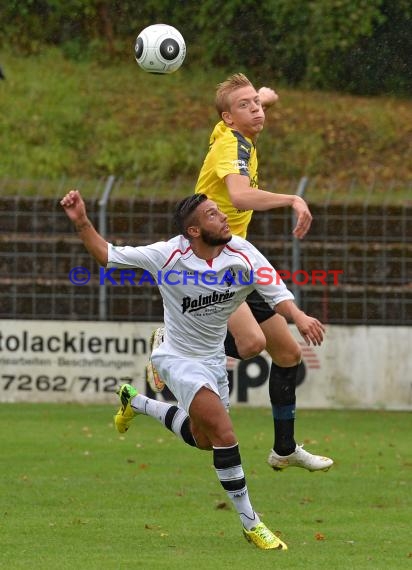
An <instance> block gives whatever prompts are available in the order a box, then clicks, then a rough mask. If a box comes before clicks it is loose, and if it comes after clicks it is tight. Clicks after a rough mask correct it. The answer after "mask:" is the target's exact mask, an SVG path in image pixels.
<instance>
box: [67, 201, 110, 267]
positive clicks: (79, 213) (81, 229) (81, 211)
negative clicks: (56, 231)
mask: <svg viewBox="0 0 412 570" xmlns="http://www.w3.org/2000/svg"><path fill="white" fill-rule="evenodd" d="M60 204H61V206H63V208H64V211H65V212H66V214H67V217H68V218H69V219H70V220H71V221H72V222H73V225H74V227H75V228H76V230H77V232H78V234H79V237H80V239H81V240H82V241H83V243H84V245H85V247H86V249H87V251H88V252H89V253H90V254H91V255H92V256H93V257H94V258H95V260H96V261H97V263H98V264H99V265H103V266H106V265H107V261H108V244H107V242H106V240H105V239H103V238H102V236H101V235H100V234H99V233H98V232H97V231H96V230H95V228H94V227H93V224H92V223H91V221H90V220H89V218H88V217H87V213H86V206H85V204H84V201H83V198H82V197H81V195H80V192H79V191H78V190H71V191H70V192H68V193H67V194H66V195H65V196H64V198H62V200H61V201H60Z"/></svg>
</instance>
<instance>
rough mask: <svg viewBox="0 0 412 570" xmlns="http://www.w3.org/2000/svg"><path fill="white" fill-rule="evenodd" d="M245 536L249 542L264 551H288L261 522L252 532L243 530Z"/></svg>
mask: <svg viewBox="0 0 412 570" xmlns="http://www.w3.org/2000/svg"><path fill="white" fill-rule="evenodd" d="M243 534H244V536H245V538H246V540H247V541H248V542H252V543H253V544H254V545H255V546H256V547H257V548H260V549H262V550H287V549H288V547H287V546H286V544H285V543H284V542H282V541H281V540H280V538H278V537H277V536H276V535H275V534H273V532H272V531H271V530H269V529H268V527H267V526H266V525H265V524H263V522H260V523H259V524H258V525H256V526H255V527H254V528H252V529H251V530H246V529H245V528H244V529H243Z"/></svg>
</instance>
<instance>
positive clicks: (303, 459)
mask: <svg viewBox="0 0 412 570" xmlns="http://www.w3.org/2000/svg"><path fill="white" fill-rule="evenodd" d="M268 463H269V465H270V466H271V467H272V469H274V470H275V471H282V470H283V469H286V468H287V467H302V468H303V469H307V470H308V471H328V470H329V469H330V468H331V467H332V465H333V460H332V459H330V458H329V457H322V456H321V455H313V454H312V453H309V452H308V451H305V450H304V449H303V445H297V446H296V449H295V451H294V452H293V453H291V454H290V455H278V454H277V453H276V452H275V451H273V449H272V450H271V451H270V453H269V457H268Z"/></svg>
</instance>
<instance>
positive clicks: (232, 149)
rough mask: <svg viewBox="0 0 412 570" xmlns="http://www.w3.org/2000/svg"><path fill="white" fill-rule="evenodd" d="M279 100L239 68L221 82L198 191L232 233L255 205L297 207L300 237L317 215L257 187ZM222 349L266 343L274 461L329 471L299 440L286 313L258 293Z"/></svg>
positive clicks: (237, 350)
mask: <svg viewBox="0 0 412 570" xmlns="http://www.w3.org/2000/svg"><path fill="white" fill-rule="evenodd" d="M277 99H278V96H277V94H276V93H275V91H273V90H272V89H270V88H267V87H262V88H261V89H259V91H256V89H255V88H254V87H253V85H252V83H251V82H250V81H249V80H248V79H247V77H245V76H244V75H243V74H241V73H237V74H235V75H232V76H231V77H229V78H228V79H227V80H226V81H224V82H223V83H221V84H219V85H218V87H217V91H216V109H217V112H218V115H219V117H220V121H219V122H218V123H217V125H216V126H215V127H214V129H213V132H212V135H211V137H210V142H209V151H208V153H207V155H206V157H205V160H204V163H203V166H202V168H201V170H200V174H199V178H198V181H197V184H196V189H195V192H196V193H203V194H206V195H207V196H208V198H209V199H211V200H213V201H214V202H215V203H216V204H217V206H218V208H219V209H220V210H221V211H222V212H224V213H225V214H226V215H227V216H228V223H229V226H230V228H231V231H232V233H233V234H234V235H238V236H241V237H246V234H247V228H248V225H249V222H250V220H251V218H252V214H253V211H255V210H258V211H259V210H260V211H263V210H271V209H272V208H282V207H291V208H293V210H294V212H295V214H296V217H297V222H296V227H295V228H294V230H293V234H294V236H295V237H297V238H299V239H300V238H303V237H304V236H305V235H306V233H307V231H308V230H309V228H310V225H311V222H312V216H311V213H310V211H309V208H308V206H307V204H306V202H305V201H304V200H303V199H302V198H300V197H298V196H294V195H289V194H276V193H273V192H266V191H264V190H261V189H260V188H259V186H258V160H257V151H256V141H257V138H258V135H259V133H260V132H261V131H262V129H263V126H264V122H265V113H264V107H266V106H269V105H271V104H273V103H275V102H276V100H277ZM162 340H163V338H162V330H161V329H158V330H157V331H155V332H154V333H153V335H152V345H153V347H156V346H158V344H159V343H161V342H162ZM225 349H226V354H227V356H232V357H234V358H240V359H248V358H252V357H253V356H256V355H257V354H259V353H260V352H261V351H262V350H264V349H266V350H267V352H268V353H269V354H270V356H271V358H272V364H271V369H270V374H269V396H270V402H271V406H272V413H273V422H274V443H273V448H272V449H271V451H270V453H269V457H268V463H269V465H270V466H271V467H273V469H275V470H281V469H285V468H286V467H302V468H304V469H307V470H309V471H327V470H328V469H329V468H330V467H331V466H332V465H333V461H332V459H329V458H328V457H323V456H319V455H313V454H311V453H309V452H308V451H306V450H304V449H303V446H300V445H297V444H296V441H295V438H294V421H295V409H296V377H297V373H298V369H299V364H300V362H301V349H300V346H299V344H298V343H297V342H296V340H295V339H294V337H293V336H292V334H291V332H290V330H289V328H288V325H287V322H286V320H285V319H284V318H283V317H282V316H281V315H277V314H276V313H275V311H274V310H272V309H271V308H270V307H269V305H267V304H266V303H265V301H264V300H263V298H262V297H261V296H260V295H259V294H258V293H257V292H253V293H251V295H249V297H248V298H247V301H246V302H245V303H243V304H242V305H241V306H240V307H239V308H238V309H237V310H236V312H235V313H233V315H231V317H230V319H229V322H228V335H227V337H226V342H225ZM148 379H149V381H150V380H151V382H150V383H151V384H152V386H155V387H157V389H161V387H162V381H161V379H160V378H159V376H158V374H157V371H156V369H155V368H154V367H153V365H152V363H151V362H150V363H149V365H148Z"/></svg>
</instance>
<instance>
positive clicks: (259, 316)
mask: <svg viewBox="0 0 412 570" xmlns="http://www.w3.org/2000/svg"><path fill="white" fill-rule="evenodd" d="M246 303H247V304H248V305H249V309H250V310H251V311H252V313H253V316H254V317H255V319H256V320H257V322H258V323H263V321H267V320H268V319H270V317H273V315H276V311H275V310H274V309H272V308H271V307H270V306H269V305H268V304H267V303H266V301H265V300H264V298H263V297H262V295H260V294H259V293H258V292H257V291H252V293H250V295H248V296H247V297H246Z"/></svg>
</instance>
